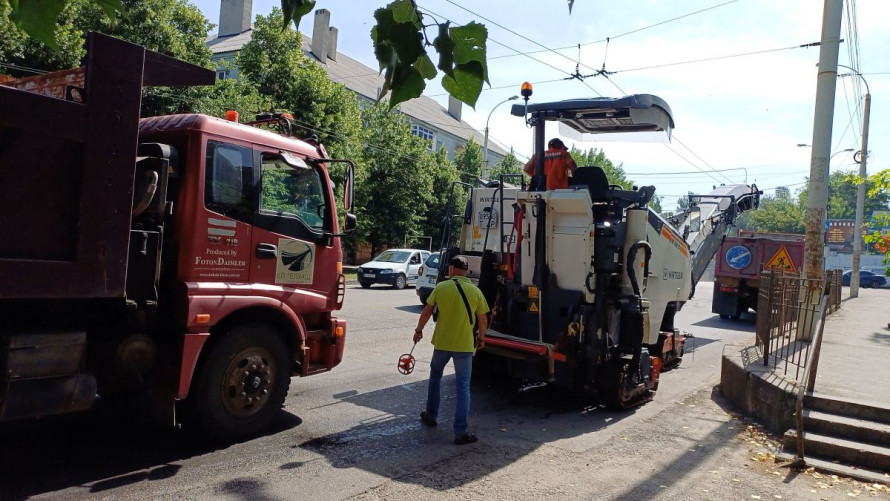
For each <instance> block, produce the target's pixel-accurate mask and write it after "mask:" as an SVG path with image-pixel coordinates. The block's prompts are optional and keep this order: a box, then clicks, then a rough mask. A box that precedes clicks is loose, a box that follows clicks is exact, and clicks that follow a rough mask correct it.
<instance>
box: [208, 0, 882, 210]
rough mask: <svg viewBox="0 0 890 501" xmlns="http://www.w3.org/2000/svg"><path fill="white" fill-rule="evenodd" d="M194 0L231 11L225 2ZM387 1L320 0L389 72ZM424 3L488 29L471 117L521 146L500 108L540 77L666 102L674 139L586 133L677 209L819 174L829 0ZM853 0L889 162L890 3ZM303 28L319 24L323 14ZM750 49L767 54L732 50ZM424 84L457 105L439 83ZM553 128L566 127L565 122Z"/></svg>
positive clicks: (843, 145) (356, 54) (438, 13)
mask: <svg viewBox="0 0 890 501" xmlns="http://www.w3.org/2000/svg"><path fill="white" fill-rule="evenodd" d="M194 3H195V4H196V5H197V6H198V7H199V8H200V9H201V10H202V11H203V12H204V14H205V15H206V16H207V17H208V19H210V20H211V21H212V22H214V23H217V22H218V19H219V7H220V1H219V0H197V1H195V2H194ZM386 3H387V2H383V1H367V0H327V1H325V0H319V1H318V2H317V5H316V8H325V9H328V10H329V11H331V24H332V25H333V26H336V27H337V28H338V30H339V40H338V48H339V51H340V52H342V53H345V54H347V55H349V56H350V57H352V58H354V59H357V60H359V61H361V62H363V63H365V64H367V65H368V66H370V67H372V68H375V69H376V67H377V66H376V61H375V60H374V56H373V50H372V46H371V39H370V30H371V27H372V26H373V24H374V20H373V12H374V10H375V9H376V8H379V7H383V6H385V5H386ZM417 4H418V6H419V7H420V8H421V9H422V10H423V11H424V12H426V13H428V14H429V15H431V16H432V17H434V18H435V19H436V20H438V21H440V22H442V21H444V20H450V21H452V23H454V24H467V23H469V22H471V21H476V22H480V23H482V24H485V25H486V26H487V28H488V31H489V39H490V42H489V45H488V56H489V77H490V80H491V88H489V87H488V86H486V87H485V88H484V90H483V92H482V95H481V97H480V98H479V102H478V103H477V105H476V109H475V110H473V109H471V108H468V107H465V109H464V114H463V118H464V120H465V121H467V122H469V123H470V124H471V125H473V126H475V127H476V128H478V129H479V130H480V131H481V130H483V129H484V128H485V124H486V119H487V118H488V117H489V114H490V113H491V115H490V116H491V118H490V121H489V126H490V131H491V132H490V137H491V141H495V142H497V143H498V144H499V145H501V146H502V147H504V148H510V147H513V148H514V149H515V150H516V151H517V153H518V154H519V155H520V156H524V155H525V156H527V155H528V154H529V153H530V151H531V138H532V136H531V131H530V129H527V128H526V127H525V125H524V123H523V121H522V119H520V118H517V117H513V116H511V115H510V114H509V104H502V105H500V106H498V107H497V108H494V107H495V105H497V104H498V103H499V102H500V101H502V100H504V99H506V98H508V97H510V96H511V95H515V94H518V93H519V85H520V84H521V83H522V82H523V81H530V82H532V83H534V84H535V86H534V90H535V93H534V95H533V96H532V100H533V101H537V102H544V101H555V100H561V99H569V98H580V97H595V96H597V95H602V96H607V97H619V96H622V95H626V94H636V93H647V94H655V95H657V96H659V97H661V98H663V99H664V100H666V101H667V102H668V104H669V105H670V106H671V108H672V110H673V114H674V120H675V123H676V127H675V129H674V137H673V141H672V143H671V144H670V145H664V144H647V143H576V144H575V145H576V146H578V147H580V148H590V147H596V148H602V149H603V150H604V151H605V153H606V155H607V156H608V157H609V158H610V159H612V160H613V161H614V162H616V163H620V164H623V165H624V168H625V170H626V171H627V173H628V177H629V178H631V179H633V180H634V181H635V182H636V183H637V184H639V185H654V186H655V187H656V188H657V191H656V193H657V194H658V195H661V196H663V197H664V206H665V208H671V207H673V206H674V205H675V204H676V200H677V197H679V196H683V195H684V194H685V193H686V192H687V191H694V192H696V193H703V192H707V191H709V190H710V189H711V187H712V186H713V185H714V184H719V183H729V182H743V181H744V180H745V176H746V175H747V181H748V182H756V183H757V185H758V186H759V187H761V188H762V189H765V190H767V191H768V192H772V190H773V189H774V188H775V187H777V186H789V188H790V189H791V191H792V193H793V192H795V191H796V190H797V189H799V188H801V187H803V186H804V181H805V177H807V176H808V175H809V168H810V148H806V147H803V148H800V147H797V146H796V145H797V144H800V143H803V144H808V143H811V142H812V124H813V113H814V99H815V95H816V77H817V68H816V63H817V62H818V60H819V49H818V47H810V48H800V47H799V46H800V45H803V44H808V43H812V42H818V41H819V39H820V36H821V29H822V10H823V2H822V1H821V0H674V1H671V2H666V1H663V0H625V1H622V2H605V1H597V0H575V2H574V6H573V9H572V13H571V15H570V14H569V12H568V8H567V4H566V2H565V1H562V0H544V1H537V2H529V1H512V2H507V1H502V0H487V1H485V2H470V1H469V0H418V1H417ZM845 4H847V6H846V7H847V10H848V11H851V10H852V11H855V20H853V18H852V17H848V16H847V14H846V13H845V16H844V21H843V25H842V31H841V38H843V39H845V43H843V44H841V49H840V54H839V62H840V64H845V65H848V66H853V65H854V60H855V59H856V57H855V54H856V52H857V51H858V64H859V69H860V71H861V73H862V74H863V75H864V77H865V80H867V82H868V84H869V86H870V90H871V93H872V107H871V124H870V134H869V150H870V152H871V154H870V156H869V160H868V170H869V172H876V171H877V170H881V169H888V168H890V152H887V151H884V150H883V148H884V145H885V144H886V140H885V139H886V138H887V135H888V133H890V120H888V118H887V113H888V112H890V106H888V105H887V104H886V103H887V102H890V58H887V57H886V55H885V54H886V53H887V52H888V49H890V30H888V29H887V26H888V25H890V2H888V1H887V0H847V1H845ZM278 5H280V1H279V0H256V1H254V2H253V13H254V15H257V14H268V13H269V12H270V11H271V10H272V7H273V6H278ZM699 11H701V12H699ZM675 18H679V19H675ZM854 27H855V30H854V29H853V28H854ZM300 29H301V31H303V32H304V33H310V34H311V30H312V14H310V15H309V16H307V17H306V18H305V19H304V20H303V23H302V24H301V25H300ZM854 35H855V36H854ZM607 37H608V38H609V42H608V43H606V42H605V41H604V40H605V39H606V38H607ZM854 41H858V43H854ZM578 44H581V49H580V51H579V49H578V47H577V45H578ZM548 49H552V50H548ZM579 52H580V67H579V71H580V73H581V74H583V75H587V74H591V73H593V71H594V70H595V69H600V68H602V67H603V65H604V64H605V69H606V70H607V71H615V72H616V73H614V74H613V75H611V77H610V80H611V81H610V80H606V79H605V78H603V77H590V78H586V79H585V80H584V81H579V80H577V79H573V80H563V78H566V77H568V76H569V75H571V74H573V73H574V72H575V67H576V63H577V62H578V61H579ZM520 53H521V54H520ZM747 53H757V54H751V55H745V56H738V57H727V56H733V55H738V54H747ZM523 54H524V55H523ZM882 56H883V57H882ZM704 59H709V60H707V61H702V60H704ZM690 61H698V62H690ZM687 62H688V63H687ZM673 63H686V64H673ZM840 72H841V73H843V72H846V70H843V69H841V70H840ZM858 89H861V95H864V94H865V88H864V86H861V84H860V81H859V79H858V78H855V77H847V78H840V79H838V82H837V92H836V97H835V100H836V102H835V121H834V128H833V140H832V143H833V144H832V153H834V152H839V153H838V154H837V155H834V156H833V158H832V161H831V168H832V170H838V169H840V170H850V169H855V168H858V166H857V165H856V164H855V163H854V161H853V158H852V154H850V153H844V152H842V150H844V149H847V148H854V149H857V150H858V149H859V147H860V141H861V136H860V135H861V120H862V119H861V99H859V100H857V97H860V94H858V92H859V91H858ZM424 93H425V94H426V95H428V96H430V97H432V98H433V99H436V100H437V101H438V102H440V104H443V106H444V105H445V103H446V99H447V98H446V96H445V94H444V91H443V90H442V88H441V86H440V85H439V84H438V83H437V82H432V83H430V84H428V85H427V88H426V90H425V92H424ZM493 109H494V111H493V112H492V110H493ZM547 135H548V137H549V136H553V135H556V129H555V126H554V128H553V129H552V130H551V129H549V128H548V131H547ZM567 144H572V143H571V142H570V141H567ZM715 169H716V170H725V171H724V172H714V170H715ZM726 169H733V170H726ZM684 173H688V174H684Z"/></svg>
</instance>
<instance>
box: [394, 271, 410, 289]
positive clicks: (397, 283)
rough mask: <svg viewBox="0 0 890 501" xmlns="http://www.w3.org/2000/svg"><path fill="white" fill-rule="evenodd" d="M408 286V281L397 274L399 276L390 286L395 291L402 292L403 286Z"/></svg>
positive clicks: (403, 276)
mask: <svg viewBox="0 0 890 501" xmlns="http://www.w3.org/2000/svg"><path fill="white" fill-rule="evenodd" d="M406 285H408V280H407V279H406V278H405V275H403V274H401V273H399V276H397V277H396V281H395V282H394V283H393V284H392V286H393V287H395V288H396V289H399V290H402V289H404V288H405V286H406Z"/></svg>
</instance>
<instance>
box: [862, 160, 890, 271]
mask: <svg viewBox="0 0 890 501" xmlns="http://www.w3.org/2000/svg"><path fill="white" fill-rule="evenodd" d="M868 183H869V186H871V188H870V189H869V190H868V197H869V198H875V197H886V196H887V195H888V194H890V169H885V170H882V171H880V172H878V173H876V174H873V175H872V176H871V177H869V178H868ZM886 209H887V207H884V208H883V209H882V210H884V211H886ZM866 214H870V213H866ZM879 214H880V215H876V217H875V218H874V220H873V221H872V222H871V227H870V228H869V232H868V234H867V235H866V236H865V243H866V245H868V246H870V247H871V248H872V249H874V251H876V252H879V253H881V254H883V255H884V261H883V262H884V266H885V268H884V274H886V275H887V276H890V232H885V228H890V215H888V212H881V213H879Z"/></svg>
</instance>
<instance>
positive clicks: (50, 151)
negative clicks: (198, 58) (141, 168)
mask: <svg viewBox="0 0 890 501" xmlns="http://www.w3.org/2000/svg"><path fill="white" fill-rule="evenodd" d="M87 46H88V50H87V53H88V54H89V57H88V60H87V61H86V65H85V70H84V79H83V81H84V82H85V83H84V86H83V87H82V88H80V87H77V86H76V83H75V85H71V84H70V82H71V79H70V78H69V77H70V75H71V74H72V72H71V71H64V72H60V73H59V74H48V75H43V76H42V77H38V78H37V79H35V78H33V77H32V78H29V79H28V80H29V81H30V82H29V83H34V81H35V80H42V81H44V82H50V83H52V81H53V80H55V81H57V82H61V85H63V87H64V90H65V92H64V93H63V94H62V95H63V97H65V99H60V98H59V92H58V85H56V86H53V85H39V83H40V82H39V81H38V82H37V84H35V85H16V82H15V81H12V82H9V81H7V82H3V83H0V300H2V299H13V298H15V299H37V298H43V299H55V298H106V297H123V296H124V295H125V291H126V276H127V253H128V242H129V229H130V215H131V207H132V200H133V193H132V192H133V178H134V169H135V160H136V149H137V141H138V125H139V110H140V104H141V97H142V87H143V86H144V85H186V84H207V83H213V78H214V74H213V72H212V71H210V70H206V69H204V68H199V67H197V66H193V65H190V64H187V63H183V62H181V61H177V60H175V59H173V58H169V57H167V56H163V55H161V54H157V53H154V52H151V51H147V50H145V49H144V48H143V47H140V46H137V45H133V44H130V43H127V42H123V41H120V40H116V39H113V38H111V37H108V36H105V35H101V34H97V33H91V34H90V35H89V36H88V38H87ZM74 73H76V70H75V72H74ZM74 82H78V80H74ZM17 87H21V88H17ZM48 88H54V89H56V90H54V91H52V92H51V91H47V90H46V89H48ZM42 89H43V90H42Z"/></svg>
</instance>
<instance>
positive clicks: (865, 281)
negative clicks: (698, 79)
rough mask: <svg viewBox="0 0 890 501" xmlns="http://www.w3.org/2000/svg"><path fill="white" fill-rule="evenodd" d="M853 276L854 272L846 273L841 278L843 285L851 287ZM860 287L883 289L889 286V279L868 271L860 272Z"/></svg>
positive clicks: (848, 271)
mask: <svg viewBox="0 0 890 501" xmlns="http://www.w3.org/2000/svg"><path fill="white" fill-rule="evenodd" d="M852 275H853V270H847V271H845V272H844V274H843V276H842V278H841V283H842V284H843V285H846V286H849V285H850V277H851V276H852ZM859 285H860V286H861V287H883V286H885V285H887V277H885V276H882V275H878V274H876V273H872V272H870V271H868V270H859Z"/></svg>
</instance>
